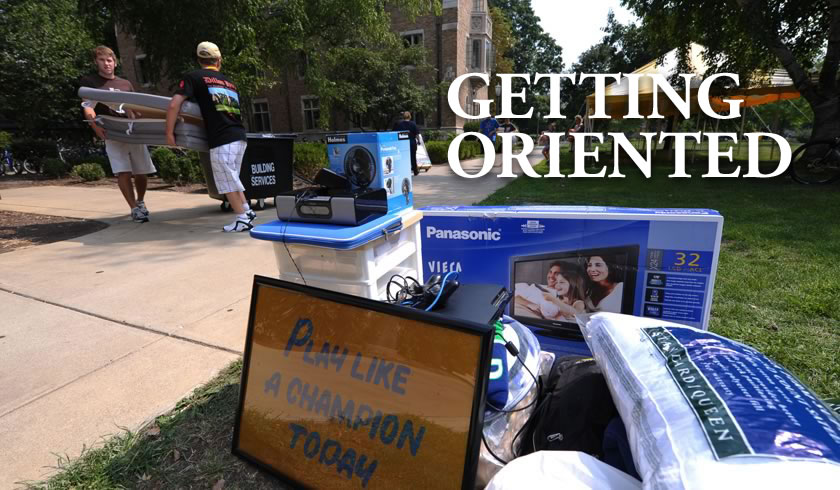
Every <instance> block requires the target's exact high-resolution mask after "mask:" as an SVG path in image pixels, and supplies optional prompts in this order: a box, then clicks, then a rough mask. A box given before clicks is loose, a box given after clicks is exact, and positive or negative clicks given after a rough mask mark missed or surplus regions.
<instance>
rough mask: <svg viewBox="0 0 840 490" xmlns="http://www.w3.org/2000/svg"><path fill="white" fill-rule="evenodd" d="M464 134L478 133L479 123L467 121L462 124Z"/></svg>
mask: <svg viewBox="0 0 840 490" xmlns="http://www.w3.org/2000/svg"><path fill="white" fill-rule="evenodd" d="M464 132H465V133H480V132H481V123H480V122H479V121H467V122H465V123H464Z"/></svg>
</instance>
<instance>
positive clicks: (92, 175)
mask: <svg viewBox="0 0 840 490" xmlns="http://www.w3.org/2000/svg"><path fill="white" fill-rule="evenodd" d="M70 175H72V176H73V177H79V178H80V179H82V180H84V181H85V182H90V181H93V180H100V179H104V178H105V172H104V171H103V170H102V167H101V166H100V165H99V164H98V163H83V164H81V165H76V166H75V167H73V171H72V172H70Z"/></svg>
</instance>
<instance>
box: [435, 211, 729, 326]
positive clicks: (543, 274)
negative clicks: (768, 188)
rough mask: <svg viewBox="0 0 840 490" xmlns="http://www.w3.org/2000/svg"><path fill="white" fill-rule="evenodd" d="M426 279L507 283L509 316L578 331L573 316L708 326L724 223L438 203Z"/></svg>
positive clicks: (662, 214)
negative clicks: (607, 314)
mask: <svg viewBox="0 0 840 490" xmlns="http://www.w3.org/2000/svg"><path fill="white" fill-rule="evenodd" d="M423 213H424V218H423V221H422V223H421V224H422V249H423V259H424V266H423V269H424V270H423V276H424V277H428V276H429V275H431V274H446V273H447V272H450V271H455V272H458V273H459V281H461V282H462V283H470V282H476V283H480V282H485V283H495V284H501V285H503V286H505V287H507V288H508V289H509V290H510V291H511V292H512V293H513V295H514V300H513V301H511V304H510V307H509V310H508V314H509V315H511V316H513V317H514V318H516V319H518V320H519V321H521V322H522V323H524V324H526V325H529V326H532V327H537V328H542V329H546V330H557V331H561V332H566V333H576V332H577V331H578V330H577V325H576V324H575V322H574V315H575V314H577V313H585V312H594V311H611V312H616V313H625V314H631V315H636V316H648V317H652V318H661V319H663V320H671V321H675V322H679V323H682V324H686V325H690V326H694V327H699V328H704V329H705V328H708V321H709V310H710V308H711V301H712V291H713V287H714V278H715V271H716V268H717V262H718V255H719V250H720V237H721V231H722V227H723V217H722V216H721V215H720V214H719V213H718V212H716V211H712V210H705V209H637V208H608V207H598V206H514V207H504V206H490V207H472V206H457V207H453V206H432V207H427V208H424V209H423Z"/></svg>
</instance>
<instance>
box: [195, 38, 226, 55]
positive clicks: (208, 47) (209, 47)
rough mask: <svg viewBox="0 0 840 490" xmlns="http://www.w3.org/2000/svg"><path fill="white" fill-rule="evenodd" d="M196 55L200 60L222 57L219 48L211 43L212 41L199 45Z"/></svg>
mask: <svg viewBox="0 0 840 490" xmlns="http://www.w3.org/2000/svg"><path fill="white" fill-rule="evenodd" d="M195 54H197V55H198V57H199V58H221V57H222V52H221V51H219V47H218V46H216V45H215V44H213V43H211V42H210V41H204V42H202V43H199V44H198V47H197V48H196V49H195Z"/></svg>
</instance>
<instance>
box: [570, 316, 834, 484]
mask: <svg viewBox="0 0 840 490" xmlns="http://www.w3.org/2000/svg"><path fill="white" fill-rule="evenodd" d="M581 323H585V325H582V326H581V329H582V331H583V332H584V335H585V338H586V342H587V344H588V345H589V348H590V349H591V350H592V354H593V356H594V357H595V359H596V361H597V362H598V363H599V364H600V365H601V369H602V370H603V372H604V376H605V377H606V379H607V384H608V385H609V387H610V391H611V393H612V396H613V400H614V401H615V404H616V407H617V408H618V411H619V413H620V414H621V417H622V419H623V421H624V424H625V426H626V427H627V435H628V437H629V439H630V448H631V450H632V452H633V456H634V460H635V462H636V467H637V468H638V470H639V474H640V475H641V476H642V480H643V482H644V483H643V484H644V488H656V489H659V488H669V489H670V488H676V489H680V488H685V489H695V488H756V489H766V488H780V489H785V490H790V489H803V490H804V489H809V490H811V489H818V488H840V418H838V416H837V415H836V414H835V413H833V412H832V411H831V410H829V409H828V408H827V407H826V406H825V405H824V404H823V403H822V402H821V401H820V400H819V399H818V398H817V397H816V395H815V394H814V393H813V392H811V390H809V389H808V388H807V387H806V386H804V385H803V384H802V383H801V382H800V381H799V380H798V379H797V378H796V377H795V376H793V375H792V374H791V373H789V372H788V371H787V370H785V369H784V368H783V367H781V366H780V365H778V364H776V363H775V362H773V361H772V360H770V359H768V358H767V357H765V356H764V355H763V354H761V353H760V352H758V351H757V350H755V349H753V348H751V347H748V346H746V345H743V344H740V343H738V342H734V341H732V340H729V339H727V338H725V337H722V336H719V335H716V334H713V333H710V332H707V331H703V330H699V329H696V328H692V327H687V326H684V325H678V324H674V323H668V322H663V321H659V320H652V319H647V318H639V317H633V316H627V315H619V314H614V313H597V314H594V315H591V317H590V318H589V319H588V321H582V322H581Z"/></svg>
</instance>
